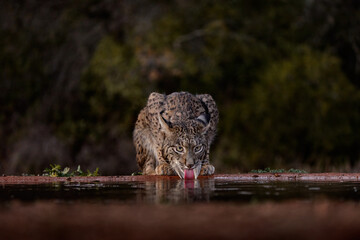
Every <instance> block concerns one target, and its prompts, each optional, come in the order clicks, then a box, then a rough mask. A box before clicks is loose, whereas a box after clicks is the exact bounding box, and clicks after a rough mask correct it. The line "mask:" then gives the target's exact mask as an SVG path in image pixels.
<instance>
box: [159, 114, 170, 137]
mask: <svg viewBox="0 0 360 240" xmlns="http://www.w3.org/2000/svg"><path fill="white" fill-rule="evenodd" d="M163 113H164V111H161V112H160V113H159V122H160V125H161V127H162V129H163V130H164V131H166V132H168V131H170V129H171V128H172V127H173V126H172V124H171V122H170V121H167V120H166V119H165V118H164V117H163V116H162V114H163Z"/></svg>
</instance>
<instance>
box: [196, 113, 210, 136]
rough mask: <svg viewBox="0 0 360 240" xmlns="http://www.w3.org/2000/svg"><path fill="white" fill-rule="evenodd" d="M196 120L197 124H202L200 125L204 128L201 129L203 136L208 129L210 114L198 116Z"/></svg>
mask: <svg viewBox="0 0 360 240" xmlns="http://www.w3.org/2000/svg"><path fill="white" fill-rule="evenodd" d="M196 120H198V121H199V122H201V123H202V125H203V126H204V127H203V129H202V132H203V133H204V134H205V133H206V132H207V131H208V130H209V128H210V124H209V123H210V114H208V113H203V114H201V115H200V116H198V117H197V118H196Z"/></svg>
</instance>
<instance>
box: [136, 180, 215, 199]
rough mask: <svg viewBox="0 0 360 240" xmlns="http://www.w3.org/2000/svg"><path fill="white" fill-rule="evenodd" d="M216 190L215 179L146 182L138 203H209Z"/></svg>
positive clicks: (140, 192)
mask: <svg viewBox="0 0 360 240" xmlns="http://www.w3.org/2000/svg"><path fill="white" fill-rule="evenodd" d="M214 189H215V180H214V179H198V180H182V179H179V180H173V179H156V180H155V181H148V182H145V189H144V190H142V191H139V193H138V194H139V195H138V196H139V199H138V201H144V202H153V203H183V202H184V203H190V202H197V201H201V202H209V201H210V198H211V193H212V191H213V190H214Z"/></svg>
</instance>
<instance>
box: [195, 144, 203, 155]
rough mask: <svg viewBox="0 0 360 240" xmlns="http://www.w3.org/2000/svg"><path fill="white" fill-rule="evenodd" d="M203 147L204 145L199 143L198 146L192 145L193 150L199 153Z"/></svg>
mask: <svg viewBox="0 0 360 240" xmlns="http://www.w3.org/2000/svg"><path fill="white" fill-rule="evenodd" d="M203 149H204V146H202V145H199V146H196V147H194V152H195V153H200V152H202V150H203Z"/></svg>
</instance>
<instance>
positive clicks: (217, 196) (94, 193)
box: [0, 178, 360, 204]
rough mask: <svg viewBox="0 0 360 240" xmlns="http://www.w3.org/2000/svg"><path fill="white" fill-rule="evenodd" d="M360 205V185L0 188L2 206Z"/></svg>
mask: <svg viewBox="0 0 360 240" xmlns="http://www.w3.org/2000/svg"><path fill="white" fill-rule="evenodd" d="M294 199H298V200H309V201H311V200H314V199H332V200H340V201H344V200H351V201H359V200H360V182H296V181H294V182H281V181H279V182H277V181H275V182H274V181H268V182H267V181H258V182H244V181H236V180H235V181H234V180H231V179H229V180H226V179H212V178H207V179H199V180H195V181H185V180H180V179H154V180H151V181H124V182H116V183H99V182H94V183H76V182H65V183H64V182H61V183H51V184H33V185H28V184H26V185H25V184H24V185H22V184H14V185H11V184H9V185H2V186H0V202H1V203H7V202H9V201H13V200H18V201H22V202H32V201H37V200H54V201H57V202H74V201H80V202H94V203H106V202H114V201H116V202H125V203H148V204H163V203H165V204H179V203H194V202H240V203H250V202H262V201H283V200H294Z"/></svg>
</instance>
